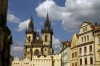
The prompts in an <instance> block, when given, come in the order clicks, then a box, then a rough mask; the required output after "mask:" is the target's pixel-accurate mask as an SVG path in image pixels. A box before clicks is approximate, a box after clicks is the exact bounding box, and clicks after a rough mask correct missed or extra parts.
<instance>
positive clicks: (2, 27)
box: [0, 0, 12, 66]
mask: <svg viewBox="0 0 100 66" xmlns="http://www.w3.org/2000/svg"><path fill="white" fill-rule="evenodd" d="M7 10H8V0H0V66H11V58H12V56H11V54H10V49H11V44H12V35H11V31H10V29H9V28H8V27H7V25H6V23H7Z"/></svg>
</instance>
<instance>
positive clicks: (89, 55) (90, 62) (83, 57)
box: [78, 21, 95, 66]
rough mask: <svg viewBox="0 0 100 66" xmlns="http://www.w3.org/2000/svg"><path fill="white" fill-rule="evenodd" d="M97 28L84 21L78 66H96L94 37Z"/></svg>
mask: <svg viewBox="0 0 100 66" xmlns="http://www.w3.org/2000/svg"><path fill="white" fill-rule="evenodd" d="M94 29H95V26H94V25H92V24H91V23H90V22H86V21H84V22H83V23H82V24H81V25H80V31H79V40H78V42H79V43H78V66H94V58H95V57H94V37H93V34H92V33H93V30H94Z"/></svg>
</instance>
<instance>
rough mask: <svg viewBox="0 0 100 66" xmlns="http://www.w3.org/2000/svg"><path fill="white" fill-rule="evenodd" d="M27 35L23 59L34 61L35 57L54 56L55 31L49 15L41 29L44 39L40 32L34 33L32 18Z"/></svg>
mask: <svg viewBox="0 0 100 66" xmlns="http://www.w3.org/2000/svg"><path fill="white" fill-rule="evenodd" d="M25 33H26V44H25V45H24V51H23V58H29V59H31V60H32V57H33V56H41V55H44V56H47V55H52V54H53V52H54V51H53V49H52V35H53V29H51V22H50V21H49V17H48V14H47V17H46V20H45V23H44V28H42V29H41V33H42V39H41V37H40V35H39V33H38V32H35V31H34V22H33V19H32V16H31V18H30V22H29V25H28V29H27V30H26V31H25Z"/></svg>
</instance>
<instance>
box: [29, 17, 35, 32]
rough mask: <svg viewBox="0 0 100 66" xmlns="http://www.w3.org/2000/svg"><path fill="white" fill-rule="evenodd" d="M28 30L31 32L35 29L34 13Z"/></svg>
mask: <svg viewBox="0 0 100 66" xmlns="http://www.w3.org/2000/svg"><path fill="white" fill-rule="evenodd" d="M28 31H29V32H32V31H34V23H33V18H32V15H31V17H30V22H29V25H28Z"/></svg>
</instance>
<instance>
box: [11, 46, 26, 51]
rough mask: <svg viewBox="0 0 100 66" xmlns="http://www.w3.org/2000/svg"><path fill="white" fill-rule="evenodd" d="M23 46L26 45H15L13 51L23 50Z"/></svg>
mask: <svg viewBox="0 0 100 66" xmlns="http://www.w3.org/2000/svg"><path fill="white" fill-rule="evenodd" d="M23 48H24V47H22V46H14V47H12V49H11V50H13V51H23Z"/></svg>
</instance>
